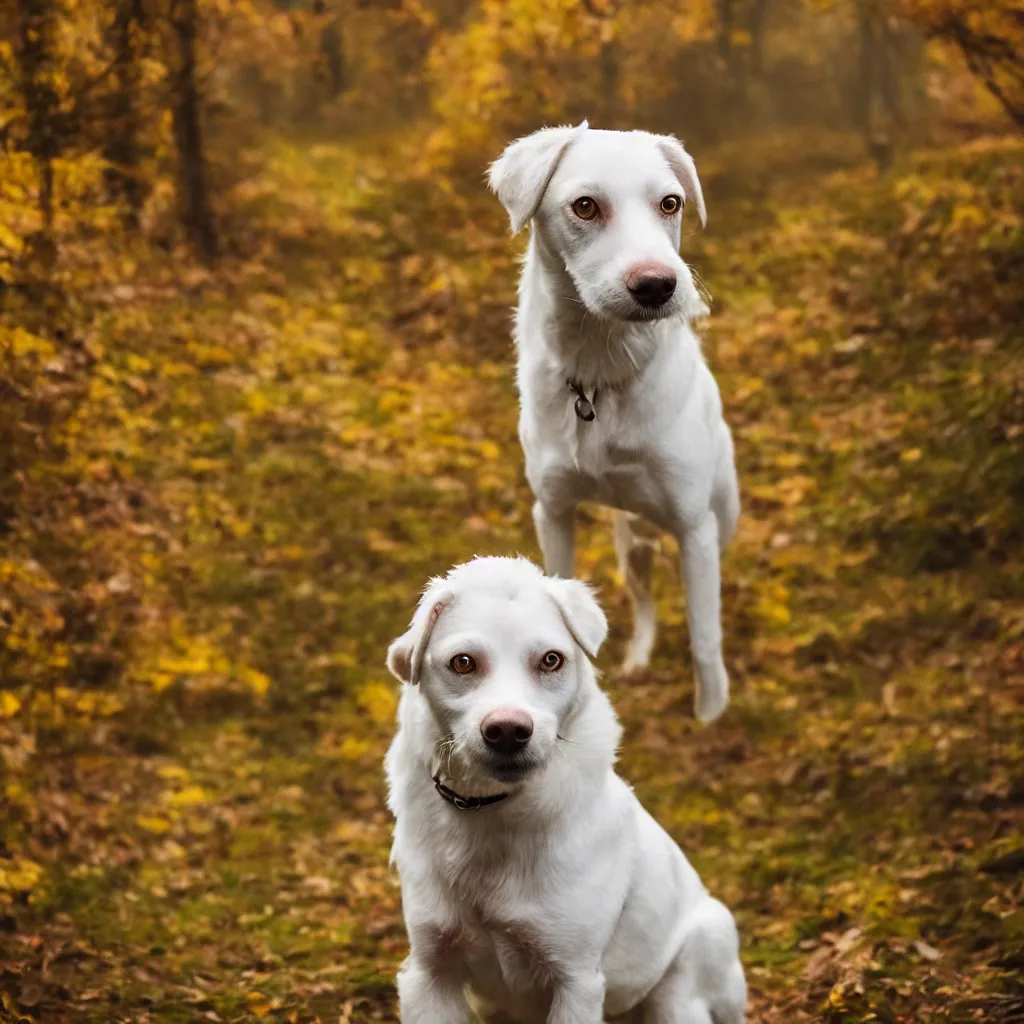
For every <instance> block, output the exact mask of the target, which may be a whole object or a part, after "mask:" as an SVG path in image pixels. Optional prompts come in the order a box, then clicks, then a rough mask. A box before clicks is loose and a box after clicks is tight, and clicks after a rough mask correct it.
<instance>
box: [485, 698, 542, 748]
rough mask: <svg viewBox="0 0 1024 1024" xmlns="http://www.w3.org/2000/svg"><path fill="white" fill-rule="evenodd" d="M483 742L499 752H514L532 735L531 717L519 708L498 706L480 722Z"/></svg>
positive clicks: (527, 741) (528, 740) (523, 745)
mask: <svg viewBox="0 0 1024 1024" xmlns="http://www.w3.org/2000/svg"><path fill="white" fill-rule="evenodd" d="M480 732H481V734H482V735H483V738H484V743H486V744H487V746H488V747H490V748H491V750H494V751H496V752H497V753H499V754H515V753H517V752H518V751H520V750H522V749H523V747H525V746H526V744H527V743H529V742H530V737H531V736H532V735H533V719H532V718H531V717H530V716H529V715H528V714H527V713H526V712H525V711H522V710H520V709H519V708H498V709H497V710H495V711H492V712H491V713H490V714H488V715H485V716H484V720H483V721H482V722H481V723H480Z"/></svg>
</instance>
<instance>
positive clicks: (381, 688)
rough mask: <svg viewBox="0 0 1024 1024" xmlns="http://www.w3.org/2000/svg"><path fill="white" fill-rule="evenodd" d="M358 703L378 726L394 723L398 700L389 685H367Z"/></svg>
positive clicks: (361, 692)
mask: <svg viewBox="0 0 1024 1024" xmlns="http://www.w3.org/2000/svg"><path fill="white" fill-rule="evenodd" d="M358 703H359V706H360V707H361V708H362V709H363V710H364V711H366V712H368V713H369V715H370V717H371V718H372V719H373V720H374V721H375V722H376V723H377V724H378V725H387V723H388V722H392V721H394V718H395V711H396V710H397V709H398V698H397V697H396V695H395V691H394V689H393V688H392V687H390V686H388V685H387V683H367V684H366V686H364V687H363V688H362V690H361V691H360V693H359V700H358Z"/></svg>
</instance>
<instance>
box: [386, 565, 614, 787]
mask: <svg viewBox="0 0 1024 1024" xmlns="http://www.w3.org/2000/svg"><path fill="white" fill-rule="evenodd" d="M607 631H608V623H607V622H606V620H605V617H604V613H603V612H602V611H601V609H600V607H599V606H598V604H597V601H595V600H594V597H593V595H592V594H591V592H590V590H589V589H588V588H587V586H586V585H585V584H583V583H580V582H578V581H576V580H563V579H554V578H551V577H547V576H545V575H544V574H543V573H542V572H541V571H540V569H538V568H537V567H536V566H535V565H533V564H532V563H531V562H528V561H526V560H525V559H521V558H478V559H475V560H473V561H472V562H467V563H466V564H465V565H461V566H459V567H458V568H456V569H454V570H452V572H451V573H449V574H448V576H446V577H445V578H443V579H438V580H434V581H433V582H432V583H431V584H430V585H429V586H428V587H427V589H426V592H425V593H424V595H423V597H422V599H421V600H420V603H419V607H418V608H417V609H416V614H415V615H414V616H413V620H412V625H411V626H410V627H409V629H408V631H407V632H406V633H404V634H403V635H402V636H400V637H399V638H398V639H397V640H395V641H394V643H392V645H391V647H390V648H389V649H388V668H390V669H391V671H392V672H393V673H394V675H395V676H397V677H398V678H399V679H400V680H402V681H403V682H405V683H408V684H411V685H413V686H418V687H419V688H420V690H421V692H422V695H423V697H424V699H425V700H426V701H427V703H428V705H429V707H430V710H431V712H432V714H433V716H434V718H435V720H436V722H437V724H438V726H439V734H440V735H441V736H442V737H445V738H446V739H450V741H451V742H452V744H453V754H454V756H455V757H456V758H457V761H458V763H460V764H461V765H463V766H465V767H467V768H468V769H469V770H470V771H471V772H472V773H473V774H477V775H480V776H483V777H485V778H487V779H490V780H492V781H494V782H499V783H503V784H509V783H517V782H521V781H523V780H525V779H526V778H527V777H528V776H530V775H531V774H532V773H534V772H536V771H537V770H539V769H540V768H542V767H543V766H544V765H546V764H547V763H548V761H549V759H550V758H551V757H552V755H553V753H554V751H555V746H556V744H557V742H558V736H559V732H560V730H561V727H562V725H563V724H564V723H565V720H566V718H567V716H569V715H570V714H571V712H572V710H573V708H574V705H575V703H576V701H577V698H578V696H579V692H580V687H581V685H582V684H583V682H584V680H586V679H587V678H589V674H590V673H592V672H593V668H592V667H591V664H590V661H589V659H590V658H591V657H593V656H595V655H596V654H597V651H598V648H599V647H600V646H601V644H602V642H603V641H604V638H605V634H606V633H607Z"/></svg>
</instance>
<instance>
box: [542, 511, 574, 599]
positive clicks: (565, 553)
mask: <svg viewBox="0 0 1024 1024" xmlns="http://www.w3.org/2000/svg"><path fill="white" fill-rule="evenodd" d="M533 525H534V527H535V528H536V530H537V541H538V542H539V544H540V549H541V551H542V552H543V554H544V570H545V572H547V574H548V575H549V576H561V577H562V578H563V579H567V580H571V579H572V570H573V555H574V551H573V548H574V546H575V533H576V509H575V507H574V506H572V505H570V506H569V508H568V509H567V510H564V511H561V512H554V511H552V510H551V508H550V507H549V506H547V505H545V504H544V503H543V502H542V501H540V500H539V499H538V500H537V501H536V502H535V503H534V506H533Z"/></svg>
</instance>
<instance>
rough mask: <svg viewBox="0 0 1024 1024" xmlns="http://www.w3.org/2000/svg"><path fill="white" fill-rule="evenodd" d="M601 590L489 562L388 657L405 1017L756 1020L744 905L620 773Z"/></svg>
mask: <svg viewBox="0 0 1024 1024" xmlns="http://www.w3.org/2000/svg"><path fill="white" fill-rule="evenodd" d="M606 630H607V623H606V622H605V618H604V615H603V614H602V612H601V609H600V607H598V605H597V602H596V601H595V600H594V598H593V597H592V596H591V593H590V591H589V590H588V589H587V587H586V586H585V585H584V584H583V583H580V582H578V581H575V580H567V579H555V578H551V577H546V576H544V575H543V574H542V573H541V571H540V570H539V569H538V568H537V567H536V566H534V565H533V564H532V563H530V562H528V561H525V560H523V559H512V558H480V559H477V560H475V561H472V562H469V563H467V564H466V565H463V566H460V567H458V568H457V569H454V570H453V571H452V572H451V573H450V574H449V575H448V576H447V577H445V578H444V579H438V580H434V581H433V582H431V584H430V585H429V586H428V588H427V590H426V592H425V594H424V596H423V598H422V600H421V601H420V604H419V607H418V608H417V610H416V614H415V615H414V617H413V620H412V625H411V627H410V628H409V630H408V632H407V633H405V635H404V636H402V637H400V638H399V639H398V640H396V641H395V642H394V643H393V644H392V645H391V648H390V649H389V651H388V666H389V668H390V669H391V671H392V672H393V673H394V674H395V675H396V676H397V677H398V678H399V679H401V680H402V681H403V682H404V683H405V685H404V686H403V688H402V698H401V703H400V705H399V711H398V721H399V729H398V735H397V736H396V737H395V740H394V742H393V743H392V745H391V749H390V750H389V751H388V755H387V762H386V766H387V775H388V783H389V787H390V800H389V803H390V807H391V810H392V811H393V813H394V815H395V818H396V825H395V834H394V847H393V849H392V861H393V862H394V863H396V864H397V866H398V870H399V874H400V876H401V882H402V905H403V909H404V913H405V922H406V927H407V929H408V933H409V943H410V955H409V958H408V960H407V961H406V962H405V965H404V966H403V967H402V970H401V972H400V973H399V976H398V992H399V998H400V1003H401V1016H402V1020H403V1021H404V1024H468V1021H469V1020H470V1013H471V1009H470V1002H469V1001H468V1000H467V991H468V994H469V997H470V999H472V1000H473V1002H474V1005H475V1012H477V1013H478V1014H480V1015H481V1016H482V1017H483V1019H484V1020H485V1021H492V1022H497V1021H504V1022H509V1021H514V1022H518V1024H543V1022H546V1024H599V1022H601V1021H603V1020H605V1019H608V1020H613V1021H619V1022H623V1024H624V1022H633V1021H641V1020H642V1021H643V1022H644V1024H742V1021H743V1019H744V1004H745V1001H746V984H745V981H744V977H743V969H742V967H741V965H740V961H739V956H738V940H737V935H736V928H735V925H734V923H733V919H732V915H731V914H730V913H729V911H728V910H726V908H725V907H724V906H723V905H722V904H721V903H719V902H718V901H717V900H714V899H712V898H711V897H710V896H709V895H708V893H707V891H706V890H705V889H704V886H703V885H702V884H701V882H700V879H699V878H698V876H697V873H696V872H695V871H694V869H693V868H692V867H691V866H690V864H689V862H688V861H687V860H686V858H685V857H684V856H683V854H682V853H681V851H680V850H679V847H678V846H676V844H675V843H674V842H673V841H672V839H671V838H669V836H668V835H667V834H666V833H665V832H664V831H663V830H662V829H661V827H660V826H659V825H658V824H657V823H656V822H655V821H654V819H653V818H652V817H651V816H650V815H649V814H648V813H647V812H646V811H645V810H644V809H643V807H641V805H640V803H639V801H638V800H637V799H636V797H635V796H634V795H633V792H632V790H631V789H630V788H629V787H628V786H627V785H626V784H625V783H624V782H623V781H622V780H621V779H620V778H619V777H618V776H617V775H616V774H615V771H614V769H613V763H614V761H615V753H616V745H617V743H618V740H619V733H620V729H619V725H618V722H617V721H616V718H615V713H614V711H613V710H612V707H611V704H610V703H609V701H608V698H607V697H606V696H605V695H604V693H603V692H602V691H601V690H600V689H599V687H598V685H597V681H596V676H595V672H594V668H593V666H592V664H591V662H590V658H592V657H593V656H594V655H595V654H596V653H597V650H598V648H599V647H600V645H601V643H602V641H603V640H604V636H605V632H606Z"/></svg>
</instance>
